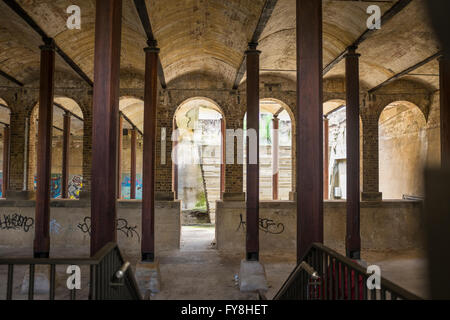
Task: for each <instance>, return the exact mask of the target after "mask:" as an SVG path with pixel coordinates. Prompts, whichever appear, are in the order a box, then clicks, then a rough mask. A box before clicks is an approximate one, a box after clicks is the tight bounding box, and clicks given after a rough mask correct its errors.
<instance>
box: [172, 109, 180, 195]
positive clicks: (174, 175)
mask: <svg viewBox="0 0 450 320" xmlns="http://www.w3.org/2000/svg"><path fill="white" fill-rule="evenodd" d="M173 128H174V131H175V132H176V134H175V135H174V141H173V142H172V143H173V159H174V160H175V161H174V162H173V164H172V186H173V192H174V195H175V199H178V152H177V146H178V139H179V136H178V125H177V120H176V119H175V117H174V119H173Z"/></svg>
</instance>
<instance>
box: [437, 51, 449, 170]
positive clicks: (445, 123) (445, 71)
mask: <svg viewBox="0 0 450 320" xmlns="http://www.w3.org/2000/svg"><path fill="white" fill-rule="evenodd" d="M439 79H440V97H441V108H440V110H441V111H440V112H441V165H442V167H450V62H449V59H448V57H446V56H443V57H441V58H439Z"/></svg>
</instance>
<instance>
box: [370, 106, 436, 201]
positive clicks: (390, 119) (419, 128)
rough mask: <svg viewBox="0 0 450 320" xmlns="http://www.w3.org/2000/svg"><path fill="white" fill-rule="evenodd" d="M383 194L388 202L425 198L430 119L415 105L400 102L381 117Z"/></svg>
mask: <svg viewBox="0 0 450 320" xmlns="http://www.w3.org/2000/svg"><path fill="white" fill-rule="evenodd" d="M378 125H379V131H378V134H379V168H380V176H379V179H380V192H382V194H383V198H384V199H403V198H410V197H412V198H415V197H422V196H423V181H422V175H423V168H424V165H425V163H426V159H427V145H428V141H427V132H426V120H425V116H424V115H423V113H422V111H421V110H420V109H419V108H418V107H417V106H416V105H415V104H413V103H410V102H407V101H398V102H393V103H391V104H389V105H388V106H387V107H385V108H384V110H383V112H382V113H381V115H380V118H379V122H378Z"/></svg>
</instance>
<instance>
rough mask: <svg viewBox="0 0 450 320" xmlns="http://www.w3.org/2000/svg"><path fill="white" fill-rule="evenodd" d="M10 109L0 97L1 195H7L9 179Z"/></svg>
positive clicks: (3, 196)
mask: <svg viewBox="0 0 450 320" xmlns="http://www.w3.org/2000/svg"><path fill="white" fill-rule="evenodd" d="M10 114H11V113H10V110H9V107H8V104H7V103H6V101H5V100H3V99H1V98H0V141H1V143H0V147H1V148H0V170H1V176H0V184H1V189H0V197H2V198H5V197H6V190H7V188H8V180H9V174H8V172H9V148H10V132H9V124H10Z"/></svg>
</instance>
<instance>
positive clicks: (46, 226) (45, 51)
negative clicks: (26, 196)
mask: <svg viewBox="0 0 450 320" xmlns="http://www.w3.org/2000/svg"><path fill="white" fill-rule="evenodd" d="M40 49H41V72H40V84H39V123H38V147H37V178H36V180H37V183H36V185H37V190H36V216H35V235H34V257H35V258H47V257H48V256H49V252H50V181H51V180H50V179H51V166H52V129H53V94H54V74H55V44H54V42H53V40H52V39H45V45H43V46H41V47H40Z"/></svg>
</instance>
